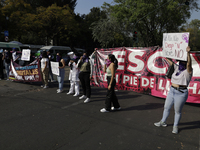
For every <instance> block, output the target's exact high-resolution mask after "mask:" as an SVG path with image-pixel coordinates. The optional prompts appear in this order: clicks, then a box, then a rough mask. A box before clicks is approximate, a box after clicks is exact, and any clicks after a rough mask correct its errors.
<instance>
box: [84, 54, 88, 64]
mask: <svg viewBox="0 0 200 150" xmlns="http://www.w3.org/2000/svg"><path fill="white" fill-rule="evenodd" d="M85 62H88V58H87V56H86V55H83V63H85Z"/></svg>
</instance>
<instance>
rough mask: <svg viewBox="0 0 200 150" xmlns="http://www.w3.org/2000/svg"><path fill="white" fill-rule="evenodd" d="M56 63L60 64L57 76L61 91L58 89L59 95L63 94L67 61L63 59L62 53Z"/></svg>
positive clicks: (58, 54) (57, 56) (57, 57)
mask: <svg viewBox="0 0 200 150" xmlns="http://www.w3.org/2000/svg"><path fill="white" fill-rule="evenodd" d="M56 61H57V62H59V67H58V68H59V75H58V76H57V80H58V84H59V89H57V93H62V92H63V84H64V79H65V61H64V59H62V54H61V53H60V52H59V53H57V55H56Z"/></svg>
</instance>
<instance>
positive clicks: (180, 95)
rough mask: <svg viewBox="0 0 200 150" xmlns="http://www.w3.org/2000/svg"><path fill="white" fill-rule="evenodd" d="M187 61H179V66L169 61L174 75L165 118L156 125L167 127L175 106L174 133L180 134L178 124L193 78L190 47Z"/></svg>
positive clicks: (164, 112) (187, 49)
mask: <svg viewBox="0 0 200 150" xmlns="http://www.w3.org/2000/svg"><path fill="white" fill-rule="evenodd" d="M186 51H187V61H179V65H177V64H174V63H173V62H172V61H171V60H169V59H167V60H168V62H169V64H170V65H174V69H175V70H174V73H173V74H172V78H171V83H172V85H171V88H170V91H169V93H168V95H167V98H166V100H165V106H164V111H163V117H162V119H161V121H160V122H156V123H154V125H155V126H157V127H166V126H167V124H166V123H165V121H166V120H167V118H168V116H169V113H170V109H171V107H172V105H173V104H174V110H175V116H174V125H173V130H172V133H174V134H177V133H178V123H179V121H180V119H181V111H182V108H183V106H184V104H185V102H186V101H187V98H188V89H187V87H188V85H189V83H190V80H191V78H192V72H193V70H192V62H191V57H190V53H189V52H190V47H187V48H186Z"/></svg>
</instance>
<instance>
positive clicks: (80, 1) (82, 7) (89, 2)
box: [75, 0, 200, 22]
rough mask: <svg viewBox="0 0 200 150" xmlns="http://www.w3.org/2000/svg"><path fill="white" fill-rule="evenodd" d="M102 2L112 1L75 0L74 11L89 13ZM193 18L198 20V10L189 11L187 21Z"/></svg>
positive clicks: (111, 0)
mask: <svg viewBox="0 0 200 150" xmlns="http://www.w3.org/2000/svg"><path fill="white" fill-rule="evenodd" d="M104 2H107V3H109V4H110V3H112V2H113V0H77V5H76V7H75V13H79V14H88V13H90V9H91V8H93V7H101V6H102V5H103V3H104ZM198 4H199V7H200V0H198ZM193 19H199V20H200V11H199V12H196V11H194V10H193V12H191V18H190V19H189V20H188V21H189V22H190V21H191V20H193Z"/></svg>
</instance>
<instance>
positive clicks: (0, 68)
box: [0, 49, 4, 80]
mask: <svg viewBox="0 0 200 150" xmlns="http://www.w3.org/2000/svg"><path fill="white" fill-rule="evenodd" d="M3 67H4V65H3V49H1V50H0V80H2V79H4V73H3Z"/></svg>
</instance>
